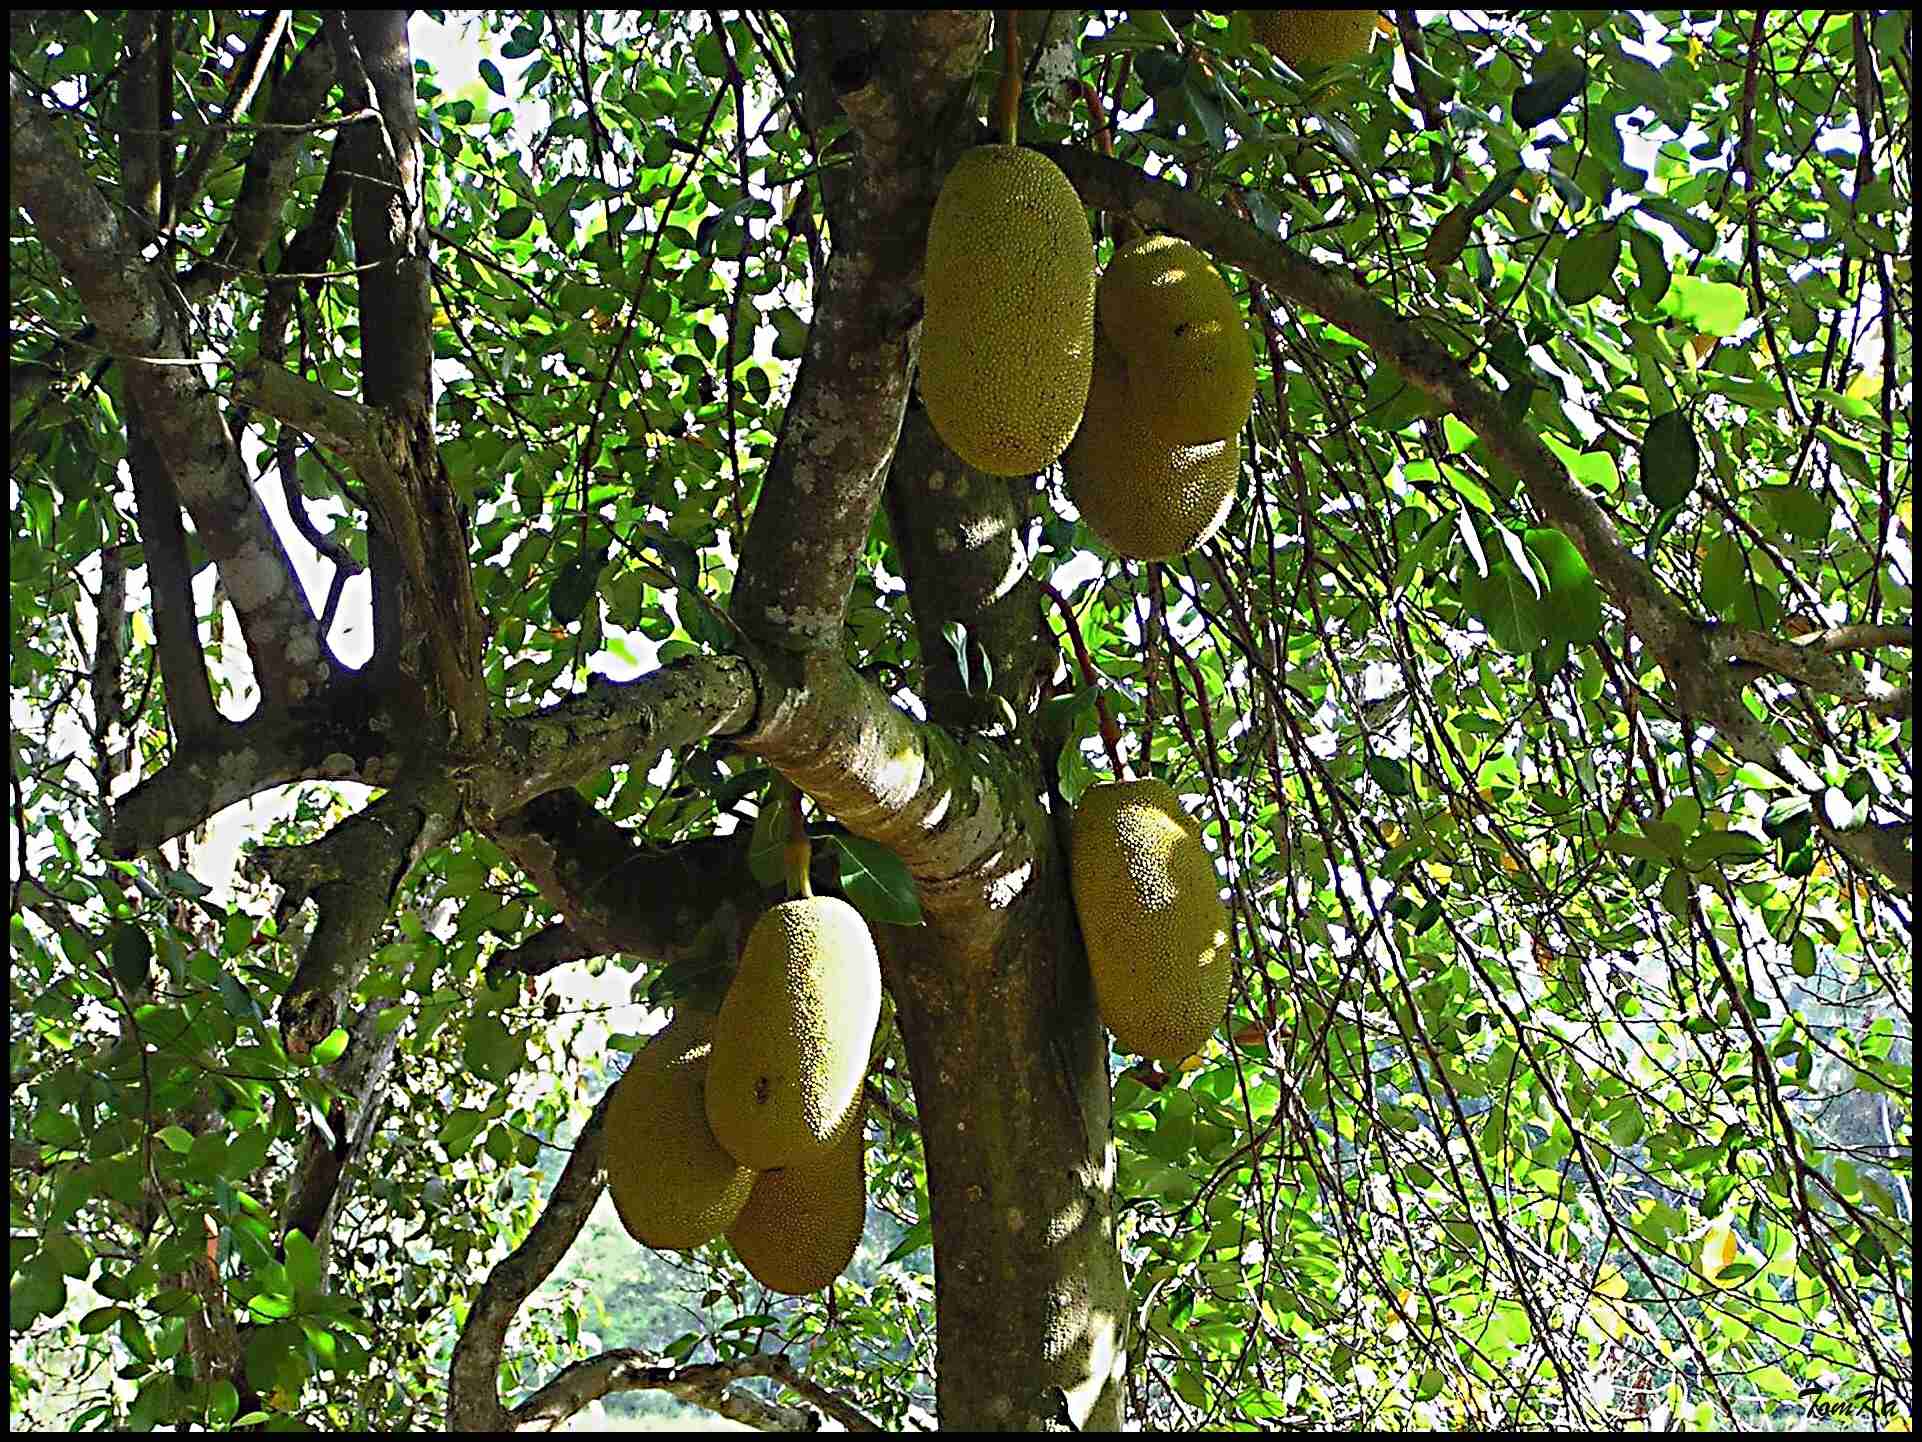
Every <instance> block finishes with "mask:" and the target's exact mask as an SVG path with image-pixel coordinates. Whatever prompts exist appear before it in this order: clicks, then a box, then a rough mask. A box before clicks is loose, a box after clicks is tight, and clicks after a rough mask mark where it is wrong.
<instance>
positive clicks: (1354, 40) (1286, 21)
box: [1248, 10, 1381, 70]
mask: <svg viewBox="0 0 1922 1442" xmlns="http://www.w3.org/2000/svg"><path fill="white" fill-rule="evenodd" d="M1380 13H1381V12H1380V11H1377V10H1250V11H1249V12H1248V23H1249V28H1250V29H1252V30H1253V31H1254V36H1255V39H1257V40H1259V41H1260V42H1261V43H1262V44H1263V45H1266V46H1267V47H1268V48H1269V50H1271V51H1272V52H1274V54H1275V56H1276V57H1277V58H1278V59H1282V60H1286V61H1287V62H1288V64H1289V65H1290V66H1291V67H1293V68H1294V69H1296V70H1300V69H1301V68H1302V67H1303V66H1308V65H1332V64H1334V63H1335V62H1336V61H1339V60H1359V59H1361V57H1362V56H1364V55H1366V54H1367V53H1368V51H1369V48H1370V47H1371V46H1373V45H1374V43H1375V20H1376V17H1377V16H1378V15H1379V14H1380Z"/></svg>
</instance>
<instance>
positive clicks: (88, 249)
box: [8, 76, 330, 704]
mask: <svg viewBox="0 0 1922 1442" xmlns="http://www.w3.org/2000/svg"><path fill="white" fill-rule="evenodd" d="M8 111H9V116H8V119H9V124H8V138H9V142H10V154H9V156H8V174H9V179H10V180H11V182H12V186H13V193H14V198H15V200H16V201H17V202H18V203H19V204H20V205H21V206H22V207H24V208H25V210H26V212H27V214H28V215H29V216H30V217H31V218H32V220H33V222H34V226H35V228H36V232H37V234H38V237H39V239H40V240H41V242H42V243H43V244H44V245H45V246H46V247H47V249H48V250H49V251H50V252H52V253H53V255H54V256H55V257H57V258H58V260H59V262H60V265H61V268H62V269H63V270H64V271H65V272H66V274H67V276H68V278H69V279H70V280H71V281H72V282H73V285H74V288H75V290H76V291H77V292H78V293H79V297H80V302H81V304H82V306H83V307H84V308H85V309H86V311H87V314H88V316H89V318H90V319H91V320H92V321H93V323H94V326H95V328H96V331H97V333H98V338H99V342H100V344H101V346H102V348H103V349H105V350H107V351H109V352H111V353H112V354H114V355H115V356H117V357H118V358H120V359H121V361H122V362H123V364H124V365H125V367H126V375H127V386H128V390H129V392H130V394H131V395H132V397H133V400H134V402H135V403H136V404H138V405H139V406H140V408H141V412H142V415H143V416H144V418H145V420H146V423H147V427H148V432H149V434H150V435H151V437H152V440H153V443H154V448H155V450H156V451H157V452H158V454H159V455H160V457H161V459H162V460H163V462H164V463H165V465H166V467H167V471H168V473H169V474H170V475H171V476H172V477H173V481H174V485H175V488H176V490H177V491H178V493H179V495H180V498H181V500H182V501H183V502H185V504H186V506H187V509H188V511H189V512H190V513H191V514H192V516H193V518H194V527H195V529H196V530H197V531H198V532H199V534H200V539H201V541H202V542H203V543H204V544H205V546H206V547H207V550H208V552H209V554H211V555H212V556H213V558H214V560H215V562H216V563H217V564H218V565H219V567H220V571H221V578H222V580H223V581H224V582H225V583H226V588H227V593H228V596H229V597H230V598H231V600H232V601H233V604H234V609H235V611H236V612H238V614H239V616H240V624H241V629H242V632H243V633H244V635H245V637H246V641H247V649H248V653H249V655H250V656H251V657H252V659H253V663H254V674H255V675H256V676H257V677H258V678H259V680H260V686H261V691H262V694H263V696H264V697H265V699H266V701H268V702H278V703H282V704H285V703H288V702H295V701H300V700H302V699H306V698H309V697H311V696H313V695H315V694H316V693H318V691H319V690H320V689H321V687H322V686H323V685H325V683H326V681H327V679H328V676H329V672H330V667H329V665H328V663H327V660H326V657H325V653H324V651H323V649H322V647H321V644H320V631H319V626H318V625H317V623H316V620H315V617H314V615H313V613H312V612H311V611H310V610H309V609H308V607H307V604H306V599H305V597H304V596H303V595H302V593H301V589H300V585H299V583H298V581H297V580H296V578H295V576H294V571H293V566H292V563H291V562H290V561H289V560H288V557H287V552H286V550H285V548H284V547H283V546H282V545H281V543H280V537H279V536H278V535H276V534H275V532H274V528H273V525H272V523H271V522H270V521H269V520H268V518H267V512H266V510H265V509H264V508H263V507H262V506H261V504H260V501H259V499H258V498H257V497H256V496H255V495H254V492H253V486H252V483H251V481H250V479H249V477H248V476H247V473H246V468H245V466H244V465H243V464H242V462H241V458H240V452H239V448H238V447H237V446H236V445H235V444H234V439H233V437H232V435H231V434H230V433H229V432H228V429H227V423H226V420H225V418H224V417H223V416H222V415H221V413H220V407H219V405H218V403H217V401H216V399H215V397H214V394H213V391H212V390H211V389H210V388H209V387H208V385H207V382H206V378H205V376H204V375H203V373H202V370H201V367H200V365H199V364H198V362H196V361H191V360H190V359H189V357H190V354H191V352H190V350H189V346H188V336H187V333H186V315H185V311H184V307H183V306H179V305H177V304H176V300H177V293H170V291H169V284H170V283H169V282H168V281H166V280H165V279H164V278H163V277H162V276H161V275H160V274H159V273H158V272H157V271H156V270H155V269H154V268H153V267H152V266H150V265H149V264H148V263H147V262H146V261H144V260H143V259H142V258H141V255H140V251H139V248H138V245H137V243H136V241H135V238H134V237H132V236H130V235H129V234H128V233H127V231H126V229H125V227H124V226H122V224H121V222H120V219H119V217H118V215H117V214H116V213H115V211H114V210H113V208H112V207H111V206H110V205H109V204H108V203H107V200H106V198H105V197H104V196H103V195H101V194H100V192H99V190H98V189H97V188H96V187H95V186H94V185H93V183H92V181H91V180H90V179H89V178H88V176H87V173H86V171H85V170H84V169H83V168H82V166H81V165H80V162H79V160H78V159H77V158H76V157H75V155H74V154H73V151H72V149H71V148H70V147H69V146H68V145H67V143H66V142H65V140H63V139H62V138H61V137H60V135H59V134H58V132H57V131H56V130H55V127H54V124H53V122H52V120H51V119H50V118H49V117H48V116H47V115H46V114H45V113H44V112H43V111H42V110H41V108H40V106H39V105H38V104H36V103H35V102H34V101H33V99H32V98H31V97H30V96H29V95H28V94H27V92H26V89H25V86H24V85H23V83H22V82H21V80H20V78H19V77H18V76H10V77H9V78H8Z"/></svg>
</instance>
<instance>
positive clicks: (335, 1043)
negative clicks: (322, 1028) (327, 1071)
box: [310, 1026, 347, 1066]
mask: <svg viewBox="0 0 1922 1442" xmlns="http://www.w3.org/2000/svg"><path fill="white" fill-rule="evenodd" d="M346 1050H347V1031H346V1028H344V1027H338V1026H337V1027H335V1028H334V1029H333V1030H332V1031H330V1032H328V1033H327V1035H326V1036H325V1037H323V1038H322V1039H321V1042H320V1045H318V1046H316V1047H315V1048H314V1049H313V1051H312V1052H311V1053H310V1055H311V1056H312V1057H313V1061H314V1065H315V1066H332V1065H333V1064H334V1063H335V1062H337V1061H339V1060H340V1057H341V1053H343V1052H345V1051H346Z"/></svg>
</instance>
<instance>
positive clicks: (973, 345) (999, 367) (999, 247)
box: [919, 145, 1094, 476]
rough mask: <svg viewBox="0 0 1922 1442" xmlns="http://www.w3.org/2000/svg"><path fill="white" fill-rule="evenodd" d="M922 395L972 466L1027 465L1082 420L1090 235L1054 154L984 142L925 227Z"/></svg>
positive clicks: (1021, 471)
mask: <svg viewBox="0 0 1922 1442" xmlns="http://www.w3.org/2000/svg"><path fill="white" fill-rule="evenodd" d="M926 298H927V309H926V313H925V316H924V318H923V320H922V323H921V376H920V382H919V384H920V388H921V402H922V404H923V405H925V406H926V407H927V411H928V419H929V420H930V421H931V422H933V424H934V429H935V431H936V432H937V433H938V434H939V435H940V437H941V439H942V441H943V442H944V443H945V444H946V446H947V448H948V449H949V450H951V451H953V452H954V453H955V454H956V455H957V456H959V457H960V458H961V459H962V460H964V461H966V462H967V463H968V464H969V465H971V466H973V467H974V468H975V469H976V470H981V471H986V472H987V473H988V474H989V475H995V476H1025V475H1032V474H1033V473H1034V472H1036V471H1038V470H1040V469H1042V467H1044V466H1046V465H1048V464H1049V463H1051V462H1052V461H1053V460H1054V459H1055V458H1056V457H1057V456H1059V455H1060V454H1061V453H1062V451H1064V450H1066V449H1067V446H1068V442H1069V440H1071V439H1072V438H1073V436H1074V433H1075V427H1076V426H1078V425H1080V424H1081V411H1082V408H1083V407H1084V406H1085V405H1086V404H1087V400H1088V377H1089V374H1090V371H1091V369H1092V367H1093V364H1094V241H1093V239H1092V238H1091V237H1090V235H1089V233H1088V218H1087V215H1086V214H1085V213H1084V212H1083V211H1082V208H1081V199H1080V197H1079V196H1077V195H1076V194H1075V191H1074V187H1073V186H1072V185H1070V184H1069V183H1068V177H1067V176H1065V175H1063V174H1062V173H1061V170H1060V168H1059V167H1058V166H1056V165H1055V163H1054V162H1053V161H1051V160H1049V159H1048V158H1047V157H1046V156H1043V155H1037V154H1036V153H1035V152H1034V151H1032V150H1023V149H1021V148H1020V147H1019V146H1015V145H981V146H976V147H975V148H974V149H973V150H970V151H968V152H967V153H966V154H964V155H963V156H962V157H961V159H960V160H959V161H957V162H956V163H955V167H954V169H953V170H951V171H950V172H949V173H948V178H947V181H946V182H945V183H944V184H943V185H942V187H941V195H940V198H939V199H938V200H936V202H935V206H934V216H933V219H932V220H931V221H930V222H929V225H928V253H927V276H926Z"/></svg>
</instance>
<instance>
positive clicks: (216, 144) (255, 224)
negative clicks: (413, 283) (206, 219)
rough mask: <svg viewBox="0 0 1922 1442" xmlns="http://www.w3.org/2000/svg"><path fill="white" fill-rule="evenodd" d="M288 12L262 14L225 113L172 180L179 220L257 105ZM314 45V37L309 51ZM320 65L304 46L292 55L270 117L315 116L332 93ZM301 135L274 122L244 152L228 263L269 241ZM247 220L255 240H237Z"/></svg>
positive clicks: (293, 120)
mask: <svg viewBox="0 0 1922 1442" xmlns="http://www.w3.org/2000/svg"><path fill="white" fill-rule="evenodd" d="M289 19H290V15H289V12H288V11H285V10H271V11H269V12H268V13H267V14H266V15H265V16H263V17H262V18H261V21H260V24H259V26H258V28H257V29H256V30H255V31H254V38H253V39H252V40H251V41H250V42H249V43H248V45H247V51H246V53H245V54H244V55H242V56H241V57H240V59H239V60H238V61H237V62H235V64H234V68H233V73H232V75H231V76H230V77H229V80H228V85H227V100H226V103H225V104H224V105H223V106H222V107H221V108H222V111H223V113H224V114H225V116H226V120H225V121H224V122H216V123H215V124H214V125H213V126H211V127H210V128H209V130H208V132H207V134H205V135H203V136H202V137H201V138H200V143H199V144H198V145H197V146H195V147H194V151H193V154H192V155H191V156H190V157H189V158H188V160H187V164H186V165H185V166H184V167H183V168H182V170H181V172H180V178H179V179H178V180H177V181H176V182H175V183H174V194H173V216H172V217H171V218H172V219H174V220H176V221H177V220H178V218H179V217H180V216H183V215H185V214H186V213H187V212H188V211H190V210H191V209H193V205H194V202H195V201H196V200H198V199H199V198H200V187H201V186H202V185H204V184H206V182H207V176H208V173H209V172H210V171H212V169H213V165H214V159H215V157H217V156H218V155H219V154H220V148H221V144H222V142H223V141H224V140H225V139H226V135H227V132H228V130H229V129H230V128H231V125H232V122H234V121H235V120H238V119H240V118H241V117H243V116H245V115H246V113H247V111H248V110H249V109H250V108H252V106H253V103H254V95H255V94H256V92H258V91H259V89H260V86H261V83H262V82H263V81H264V80H265V79H266V78H267V75H268V72H269V71H270V70H271V69H272V68H273V59H274V54H275V52H276V51H277V50H278V49H279V48H280V42H281V39H282V38H283V37H284V36H285V35H286V33H287V24H288V20H289ZM316 48H317V47H316V46H314V45H311V44H310V45H309V46H308V47H307V50H308V51H312V50H314V49H316ZM316 68H317V67H316V66H314V65H313V64H312V63H311V62H310V60H309V58H308V55H307V53H306V52H303V53H302V54H300V55H298V56H296V57H295V59H294V64H293V69H292V70H290V71H289V72H288V74H287V75H286V76H285V77H284V78H283V79H282V80H281V81H280V83H279V84H277V85H276V86H275V87H274V99H273V105H272V107H271V108H270V110H269V111H268V119H269V120H272V121H275V122H277V123H279V124H283V125H290V126H300V125H304V124H305V123H306V122H307V121H309V120H311V119H313V118H314V116H315V115H316V114H317V113H318V112H319V110H320V104H321V101H323V100H324V99H325V98H326V96H327V84H326V81H325V80H320V79H319V77H317V76H316V75H315V73H314V71H315V69H316ZM327 79H329V80H330V79H332V76H331V75H328V76H327ZM317 81H318V83H316V82H317ZM304 138H305V137H304V136H302V135H301V134H300V132H299V131H298V130H296V129H287V130H279V129H274V128H271V127H270V128H269V129H267V130H264V131H262V132H261V133H260V134H259V135H258V136H257V137H256V138H255V140H254V146H253V149H252V150H251V151H250V152H249V153H248V156H247V174H246V176H245V177H244V178H243V180H242V182H241V186H240V195H239V198H238V199H237V200H236V201H235V204H234V217H233V222H232V224H230V225H229V226H228V229H227V235H226V238H225V239H224V241H223V244H222V249H223V251H225V252H226V253H225V254H224V255H223V256H222V257H221V259H222V260H223V261H224V262H225V263H226V264H228V265H230V266H242V267H247V268H252V267H253V266H254V265H256V264H258V263H259V260H260V253H261V251H262V250H264V249H265V248H266V243H267V236H268V234H269V233H270V229H269V226H270V222H271V221H272V219H273V218H274V217H275V216H277V215H278V214H279V213H280V206H281V202H282V201H284V200H285V199H286V196H287V190H288V187H289V186H291V185H292V184H293V179H294V159H295V154H296V151H295V147H296V145H297V143H298V142H299V141H301V140H303V139H304ZM243 226H245V227H246V228H247V229H248V230H250V231H252V232H257V233H258V239H254V240H251V241H250V242H241V241H239V240H238V239H237V235H238V232H240V231H241V229H242V228H243Z"/></svg>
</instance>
